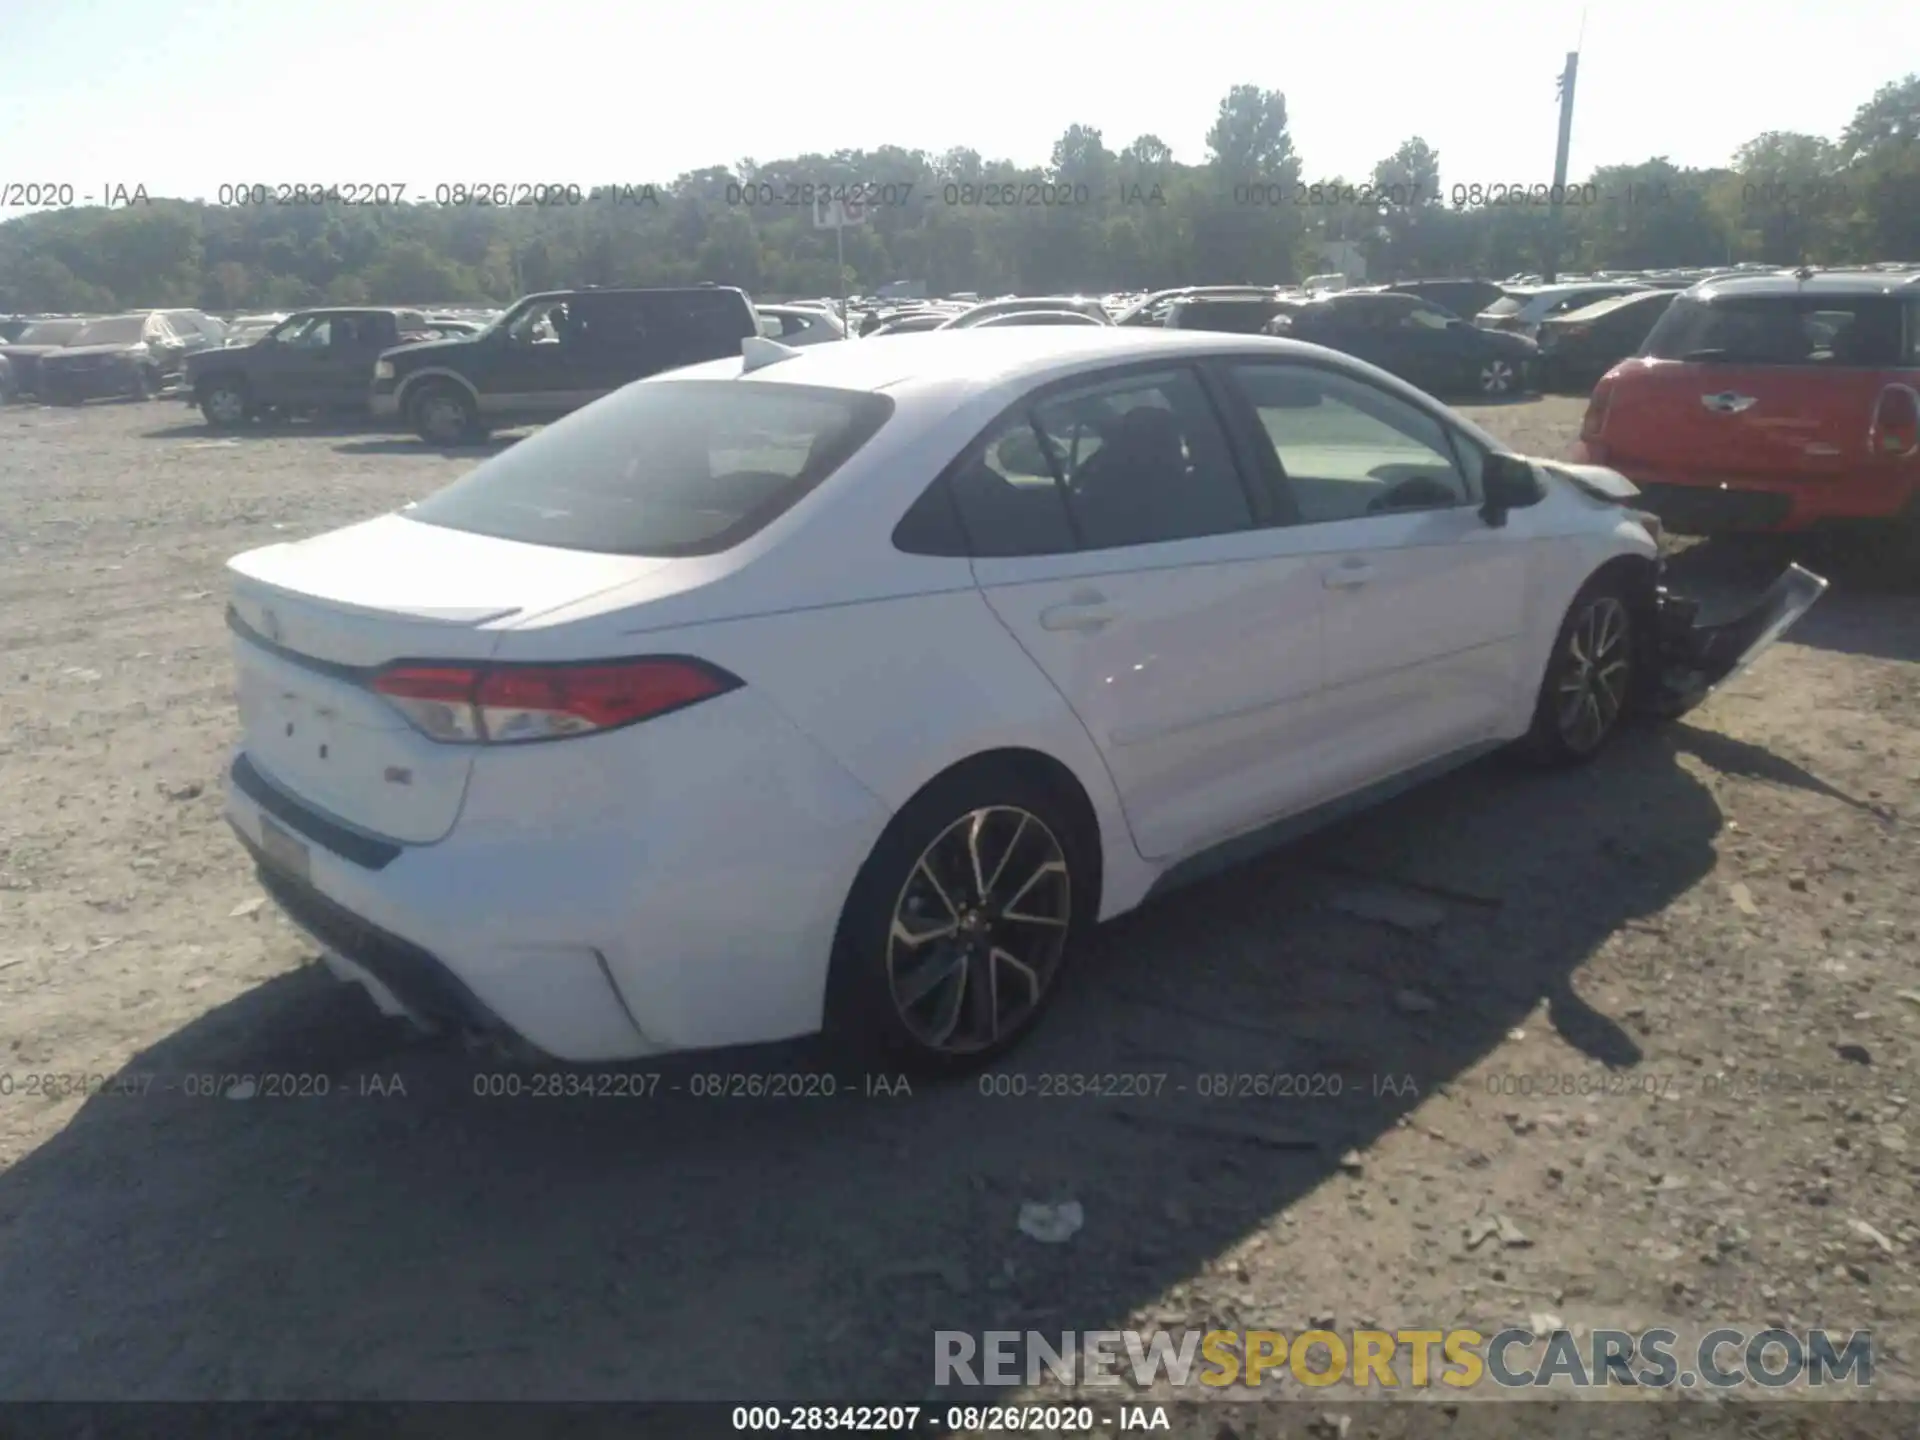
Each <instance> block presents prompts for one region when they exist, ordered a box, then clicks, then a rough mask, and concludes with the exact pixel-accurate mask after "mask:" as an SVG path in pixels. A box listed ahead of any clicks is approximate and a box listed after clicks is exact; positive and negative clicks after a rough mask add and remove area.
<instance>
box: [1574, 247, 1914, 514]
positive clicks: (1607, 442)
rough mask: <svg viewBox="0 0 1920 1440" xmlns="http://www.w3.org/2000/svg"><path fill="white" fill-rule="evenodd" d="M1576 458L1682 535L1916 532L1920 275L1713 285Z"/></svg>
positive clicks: (1668, 326)
mask: <svg viewBox="0 0 1920 1440" xmlns="http://www.w3.org/2000/svg"><path fill="white" fill-rule="evenodd" d="M1578 458H1580V459H1582V460H1586V461H1589V462H1590V463H1593V464H1598V465H1607V466H1611V467H1612V468H1613V469H1615V470H1617V471H1619V472H1620V473H1621V474H1623V475H1625V476H1626V477H1627V478H1628V479H1629V480H1631V481H1633V483H1634V484H1635V485H1638V486H1639V487H1640V489H1641V491H1642V493H1643V495H1644V497H1645V499H1644V501H1643V503H1644V504H1645V505H1646V508H1648V509H1649V510H1652V511H1653V512H1654V513H1655V514H1657V515H1658V516H1659V517H1660V518H1661V520H1662V521H1663V522H1664V523H1665V524H1666V525H1667V526H1668V528H1670V529H1672V530H1675V531H1681V532H1686V533H1691V534H1700V535H1713V534H1722V533H1727V532H1732V531H1754V530H1761V531H1802V530H1809V529H1814V528H1821V529H1826V528H1830V527H1836V526H1855V525H1861V524H1865V525H1867V526H1869V527H1871V528H1875V529H1880V530H1885V529H1886V528H1887V525H1888V523H1889V522H1900V523H1901V525H1902V526H1903V528H1911V529H1913V530H1915V531H1920V273H1907V274H1900V273H1887V272H1876V271H1856V272H1852V273H1843V272H1839V271H1828V272H1821V273H1816V272H1814V271H1811V270H1799V271H1793V272H1789V273H1785V274H1778V275H1751V276H1739V277H1735V278H1728V279H1720V280H1707V281H1703V282H1702V283H1700V284H1699V285H1696V286H1695V287H1694V288H1693V289H1691V290H1689V291H1687V292H1685V293H1684V294H1682V295H1681V296H1679V297H1678V298H1677V299H1675V300H1674V302H1673V304H1672V306H1671V307H1669V309H1668V310H1667V312H1666V314H1664V315H1662V316H1661V317H1660V320H1659V322H1658V323H1657V324H1656V325H1655V326H1654V327H1653V330H1652V332H1651V333H1649V334H1648V336H1647V339H1646V343H1645V344H1644V345H1642V346H1641V349H1640V353H1639V354H1638V355H1636V356H1634V357H1633V358H1632V359H1629V360H1623V361H1621V362H1620V363H1619V364H1618V365H1616V366H1614V367H1613V369H1611V370H1609V371H1608V372H1607V373H1606V374H1605V375H1604V376H1602V377H1601V380H1600V383H1599V385H1598V386H1596V387H1595V389H1594V392H1593V398H1592V399H1591V400H1590V401H1589V402H1588V404H1587V414H1586V419H1585V420H1584V422H1583V423H1582V425H1581V427H1580V444H1579V446H1578Z"/></svg>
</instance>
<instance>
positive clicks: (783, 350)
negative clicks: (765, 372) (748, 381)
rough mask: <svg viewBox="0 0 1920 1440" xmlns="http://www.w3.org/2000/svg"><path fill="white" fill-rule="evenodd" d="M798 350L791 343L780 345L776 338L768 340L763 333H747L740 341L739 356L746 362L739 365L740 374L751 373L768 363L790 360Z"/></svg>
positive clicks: (776, 363) (773, 363)
mask: <svg viewBox="0 0 1920 1440" xmlns="http://www.w3.org/2000/svg"><path fill="white" fill-rule="evenodd" d="M799 353H800V352H799V351H798V350H797V349H795V348H794V347H793V346H791V345H782V344H781V343H780V342H779V341H778V340H769V339H767V337H766V336H764V335H748V336H746V337H745V338H743V339H742V340H741V341H740V356H741V358H742V359H743V360H745V361H746V364H744V365H742V366H741V367H740V373H741V374H742V375H751V374H752V373H753V372H754V371H756V370H760V369H764V368H765V367H766V366H768V365H778V364H779V363H780V362H781V361H782V360H791V359H792V358H793V357H794V356H796V355H798V354H799Z"/></svg>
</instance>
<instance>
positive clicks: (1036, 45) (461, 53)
mask: <svg viewBox="0 0 1920 1440" xmlns="http://www.w3.org/2000/svg"><path fill="white" fill-rule="evenodd" d="M1583 10H1588V13H1586V14H1585V15H1584V32H1583V28H1582V27H1583ZM1914 33H1915V32H1914V30H1913V28H1912V21H1911V9H1910V7H1908V6H1907V5H1904V4H1896V3H1894V0H1825V3H1823V4H1822V5H1820V7H1819V9H1818V11H1817V12H1814V11H1811V10H1810V9H1809V8H1808V6H1807V0H1742V3H1740V4H1738V5H1735V4H1730V3H1721V0H1684V3H1681V0H1602V3H1598V4H1594V5H1592V6H1591V7H1590V8H1589V7H1585V6H1583V5H1582V3H1581V0H1451V3H1448V4H1445V5H1440V4H1435V3H1433V0H1385V3H1382V4H1375V5H1361V4H1351V3H1348V4H1338V3H1336V4H1324V5H1311V6H1309V5H1303V4H1284V3H1283V4H1265V5H1262V4H1255V3H1247V0H1232V3H1215V4H1201V5H1174V4H1167V3H1164V0H1161V3H1155V4H1148V3H1144V0H1107V3H1105V4H1101V5H1097V6H1096V5H1093V4H1090V3H1083V0H1020V3H1016V0H970V3H968V4H965V5H952V4H940V5H932V4H924V5H912V4H901V3H895V4H882V3H879V0H807V3H803V4H792V3H779V4H775V3H770V0H721V3H713V0H708V3H682V4H673V5H659V4H647V3H636V0H541V3H538V4H529V3H524V0H520V3H512V0H324V3H315V0H168V3H155V0H0V55H3V56H5V57H6V58H7V61H8V63H7V64H6V66H5V67H4V69H3V70H0V202H4V201H7V200H11V199H15V198H18V197H16V196H15V195H13V194H11V193H9V192H10V191H11V190H12V188H13V187H14V186H16V185H24V184H34V183H40V184H46V183H49V182H51V183H54V184H67V185H72V186H73V187H74V194H75V196H76V198H82V197H86V196H89V195H91V196H96V197H98V196H100V195H101V194H103V193H104V192H105V191H106V189H107V188H108V187H111V186H115V185H124V186H126V187H127V188H128V189H129V190H131V189H132V188H133V187H134V186H136V185H140V186H144V187H145V188H146V190H147V192H148V193H149V194H150V195H177V196H185V197H189V198H192V197H199V198H204V199H208V200H213V199H215V198H217V193H218V188H219V186H221V185H222V184H223V183H224V184H233V183H241V182H246V183H253V182H263V183H268V184H279V183H289V184H290V183H300V182H305V183H319V184H339V185H345V184H369V183H388V184H395V185H397V184H405V185H407V187H408V189H407V195H408V198H410V199H413V198H431V195H432V191H433V188H434V186H435V185H437V184H455V183H466V184H469V185H473V184H481V183H485V184H495V183H507V184H516V183H538V182H545V183H550V184H554V183H557V184H578V185H581V186H588V185H594V184H603V183H607V182H609V181H614V180H619V181H627V182H632V183H640V182H646V181H662V182H664V181H666V180H670V179H672V178H673V177H674V176H675V175H677V174H680V173H682V172H683V171H686V170H691V169H697V168H700V167H703V166H707V165H716V164H717V165H732V164H734V163H735V162H737V161H739V160H741V159H743V158H747V157H752V158H755V159H759V160H763V161H764V160H771V159H775V158H779V157H781V156H787V155H794V154H801V153H805V152H808V151H823V152H824V151H832V150H836V149H841V148H868V147H873V146H877V145H881V144H888V143H892V144H898V145H904V146H907V147H909V148H921V149H926V150H930V151H935V152H938V151H942V150H945V149H948V148H949V147H952V146H955V145H965V146H969V147H971V148H973V149H975V150H978V151H980V152H981V153H982V154H983V155H985V156H987V157H988V158H990V159H997V158H1008V159H1012V160H1014V161H1016V162H1019V163H1022V164H1039V163H1044V162H1045V160H1046V159H1047V156H1048V154H1049V152H1050V151H1051V148H1052V145H1053V142H1054V141H1055V140H1056V139H1057V138H1058V137H1059V135H1060V134H1061V132H1062V131H1064V130H1065V129H1066V128H1067V127H1068V126H1069V125H1072V124H1076V123H1079V124H1085V125H1090V126H1093V127H1095V128H1097V129H1099V130H1100V131H1101V132H1102V133H1103V136H1104V139H1105V141H1106V143H1107V144H1108V145H1109V146H1110V147H1112V148H1115V149H1118V148H1120V147H1121V146H1123V145H1125V144H1126V143H1127V142H1129V141H1130V140H1132V139H1133V138H1134V137H1135V136H1137V135H1140V134H1144V133H1152V134H1156V135H1158V136H1159V137H1160V138H1161V139H1162V140H1164V141H1166V142H1167V144H1169V145H1170V146H1171V147H1172V149H1173V152H1174V156H1175V158H1176V159H1178V160H1181V161H1184V162H1195V161H1199V160H1200V159H1202V158H1204V152H1205V135H1206V131H1207V128H1208V126H1209V125H1210V124H1211V123H1212V120H1213V116H1214V113H1215V111H1216V109H1217V108H1218V105H1219V102H1220V99H1221V97H1222V96H1224V95H1225V93H1226V92H1227V90H1228V89H1229V88H1230V87H1231V86H1233V85H1235V84H1242V83H1251V84H1257V85H1261V86H1263V87H1266V88H1269V89H1277V90H1280V91H1282V92H1283V93H1284V94H1285V95H1286V97H1287V107H1288V113H1289V116H1290V119H1291V122H1292V133H1293V137H1294V143H1295V146H1296V148H1297V149H1298V150H1299V151H1300V153H1301V155H1302V157H1303V159H1304V161H1305V170H1306V174H1307V176H1308V178H1316V177H1325V176H1331V175H1336V174H1338V175H1344V176H1346V177H1347V178H1349V179H1363V178H1365V177H1366V176H1367V175H1368V174H1370V172H1371V170H1372V167H1373V163H1374V162H1375V161H1376V160H1378V159H1380V158H1381V157H1382V156H1384V155H1386V154H1388V153H1390V152H1391V151H1392V150H1393V149H1394V148H1395V147H1396V146H1397V145H1398V144H1399V143H1400V142H1401V141H1402V140H1404V139H1406V138H1407V137H1408V136H1411V135H1416V134H1417V135H1419V136H1421V137H1423V138H1424V139H1425V140H1426V141H1427V142H1428V143H1429V144H1430V145H1432V146H1433V147H1434V148H1435V149H1437V150H1438V151H1439V154H1440V165H1441V178H1442V182H1443V185H1445V186H1447V187H1451V186H1453V185H1455V184H1473V183H1478V184H1485V185H1491V184H1498V183H1507V184H1511V183H1515V182H1523V183H1541V182H1545V181H1547V180H1550V179H1551V178H1552V167H1553V151H1554V142H1555V127H1556V111H1555V97H1554V80H1555V77H1556V75H1557V74H1558V73H1559V69H1560V66H1561V63H1562V61H1563V58H1564V56H1565V53H1566V52H1567V51H1568V50H1570V49H1572V48H1574V46H1575V44H1576V42H1577V41H1579V42H1581V43H1582V57H1581V68H1580V80H1579V86H1578V91H1577V98H1578V105H1577V112H1576V115H1575V121H1574V127H1573V147H1572V165H1571V169H1570V175H1571V177H1572V178H1575V179H1578V178H1580V177H1582V176H1584V175H1585V174H1587V173H1588V172H1589V171H1591V170H1592V169H1593V167H1595V166H1596V165H1604V164H1613V163H1618V162H1630V161H1638V160H1644V159H1646V158H1648V157H1650V156H1653V155H1660V154H1664V155H1666V156H1668V157H1669V158H1671V159H1672V160H1673V161H1675V162H1676V163H1678V164H1683V165H1714V164H1724V163H1726V162H1727V161H1728V160H1729V159H1730V158H1731V156H1732V153H1733V151H1734V149H1735V148H1736V147H1737V146H1739V145H1740V144H1741V143H1742V142H1744V141H1746V140H1748V139H1751V138H1752V137H1753V136H1755V135H1757V134H1759V133H1760V132H1762V131H1765V130H1802V131H1809V132H1812V133H1815V134H1820V135H1828V136H1832V135H1836V134H1837V133H1838V132H1839V131H1840V129H1841V128H1842V127H1843V126H1844V125H1845V124H1846V123H1847V121H1848V120H1849V119H1850V118H1851V117H1852V115H1853V112H1854V110H1855V109H1856V108H1857V107H1858V106H1859V105H1860V104H1861V103H1863V102H1864V101H1865V100H1866V99H1867V98H1868V97H1869V95H1871V93H1872V92H1873V91H1874V90H1875V89H1876V88H1878V86H1880V85H1881V84H1883V83H1886V82H1888V81H1891V80H1895V79H1898V78H1899V77H1900V74H1901V73H1902V72H1903V70H1905V69H1909V68H1913V67H1914V66H1915V65H1916V64H1920V50H1917V49H1916V47H1915V46H1914V45H1913V42H1912V37H1913V35H1914ZM1796 34H1799V35H1805V36H1808V37H1810V38H1812V39H1814V40H1815V41H1816V42H1817V43H1816V44H1815V47H1814V53H1812V54H1809V53H1808V52H1807V50H1806V47H1805V46H1804V45H1798V44H1795V43H1793V41H1792V39H1791V37H1792V36H1794V35H1796ZM7 213H17V212H14V211H0V218H3V217H4V215H5V214H7Z"/></svg>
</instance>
